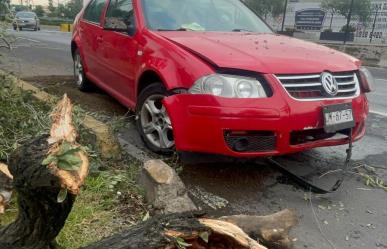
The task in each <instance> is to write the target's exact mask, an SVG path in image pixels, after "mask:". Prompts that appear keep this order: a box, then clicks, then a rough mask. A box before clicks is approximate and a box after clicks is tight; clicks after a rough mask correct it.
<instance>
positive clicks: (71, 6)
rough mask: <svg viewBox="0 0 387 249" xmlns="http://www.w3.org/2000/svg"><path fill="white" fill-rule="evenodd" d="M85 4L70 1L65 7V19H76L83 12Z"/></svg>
mask: <svg viewBox="0 0 387 249" xmlns="http://www.w3.org/2000/svg"><path fill="white" fill-rule="evenodd" d="M82 5H83V2H82V0H70V1H69V2H67V4H66V5H65V13H64V14H65V17H66V18H69V19H74V18H75V16H76V15H77V14H78V13H79V11H81V9H82Z"/></svg>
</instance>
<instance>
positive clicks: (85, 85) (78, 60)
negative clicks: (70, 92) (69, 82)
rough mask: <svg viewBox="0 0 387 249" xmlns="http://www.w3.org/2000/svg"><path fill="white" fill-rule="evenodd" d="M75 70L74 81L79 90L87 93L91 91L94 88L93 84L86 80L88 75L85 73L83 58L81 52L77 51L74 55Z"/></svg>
mask: <svg viewBox="0 0 387 249" xmlns="http://www.w3.org/2000/svg"><path fill="white" fill-rule="evenodd" d="M73 63H74V64H73V68H74V81H75V84H76V85H77V87H78V89H79V90H81V91H83V92H87V91H90V90H91V89H92V88H93V86H92V84H91V82H90V81H89V80H88V79H87V78H86V74H85V72H84V70H83V69H84V66H83V61H82V57H81V55H80V53H79V50H78V49H77V50H75V52H74V55H73Z"/></svg>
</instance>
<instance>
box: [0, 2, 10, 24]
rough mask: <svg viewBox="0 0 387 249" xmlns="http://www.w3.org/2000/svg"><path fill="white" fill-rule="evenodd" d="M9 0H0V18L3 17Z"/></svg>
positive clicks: (7, 8) (6, 11)
mask: <svg viewBox="0 0 387 249" xmlns="http://www.w3.org/2000/svg"><path fill="white" fill-rule="evenodd" d="M9 4H10V0H0V20H2V19H4V18H5V15H6V14H7V13H8V10H9Z"/></svg>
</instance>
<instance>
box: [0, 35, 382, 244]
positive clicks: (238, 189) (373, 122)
mask: <svg viewBox="0 0 387 249" xmlns="http://www.w3.org/2000/svg"><path fill="white" fill-rule="evenodd" d="M13 34H15V35H16V36H17V37H22V38H23V39H22V40H18V42H17V43H16V47H17V49H14V50H13V51H11V52H5V51H2V52H3V53H5V56H4V57H2V58H0V59H1V60H3V61H6V63H3V64H1V65H0V68H4V69H7V70H9V71H13V72H15V73H18V74H21V75H22V76H23V77H29V78H31V76H34V77H35V80H36V81H39V82H40V83H39V82H37V83H38V84H39V85H40V86H42V87H45V88H47V89H48V90H49V91H50V92H51V93H58V92H60V93H59V94H61V93H63V92H68V93H70V94H69V95H70V97H71V98H73V99H75V101H77V102H79V103H80V104H82V105H83V106H84V107H85V106H86V107H87V108H88V109H89V110H98V109H102V108H103V106H108V108H111V109H114V110H115V111H114V112H115V113H116V114H122V113H124V112H125V109H124V108H122V107H121V106H120V105H119V104H117V103H116V102H115V101H114V100H112V99H111V98H109V97H107V96H105V95H104V94H103V93H101V92H96V93H88V94H83V93H79V92H78V91H76V90H74V88H73V87H72V85H71V84H72V83H71V78H70V77H67V78H66V77H65V78H63V77H62V78H60V77H59V78H58V77H45V78H44V79H45V81H43V80H42V79H43V78H42V76H47V75H71V74H72V62H71V55H70V53H69V51H70V48H69V46H70V45H69V44H70V34H65V33H58V32H52V31H44V30H43V31H40V32H29V31H23V32H19V33H16V32H13ZM370 70H371V71H372V73H373V74H374V76H375V78H376V84H375V87H374V88H375V91H374V92H373V93H371V94H369V95H368V97H369V100H370V108H371V112H372V113H371V114H370V117H369V119H368V122H367V134H366V136H365V137H364V139H362V140H361V141H360V142H358V143H356V144H355V148H354V153H353V161H352V164H351V165H352V166H351V168H350V173H349V174H348V176H347V179H346V181H345V184H344V186H343V187H342V188H341V189H340V190H339V191H338V192H336V193H333V194H328V195H324V196H321V195H311V194H310V193H308V192H305V191H304V190H303V189H300V188H299V187H298V186H297V185H295V184H294V183H292V181H291V180H289V179H288V178H287V177H286V176H285V177H284V176H283V175H282V174H280V173H279V172H278V171H276V170H275V169H273V168H272V167H270V166H268V165H267V164H264V163H262V162H260V163H258V164H257V163H251V162H249V163H241V162H236V163H227V164H226V163H213V164H204V165H203V164H201V165H199V164H195V165H185V166H184V167H183V168H182V172H181V176H182V179H183V181H184V182H185V183H186V185H187V187H188V189H189V191H190V194H191V195H192V196H193V198H194V201H195V202H196V204H197V205H198V206H200V207H201V208H203V209H204V210H206V211H207V212H208V213H210V214H213V215H223V214H239V213H243V214H259V215H261V214H267V213H272V212H274V211H278V210H281V209H283V208H294V209H296V210H297V213H298V214H299V216H300V224H299V225H298V226H297V227H296V228H295V229H294V230H293V231H292V235H293V236H294V237H295V238H296V241H295V244H296V248H300V249H301V248H313V249H347V248H348V249H349V248H351V249H352V248H354V249H365V248H367V249H368V248H370V249H373V248H375V249H379V248H380V249H384V248H387V237H386V236H385V235H386V231H385V228H386V227H387V198H386V197H387V193H386V191H384V190H382V189H375V188H372V187H369V186H366V185H365V184H364V179H363V177H361V176H360V175H359V173H363V174H366V175H369V176H372V177H374V178H376V177H379V178H380V179H384V180H385V181H386V182H387V163H386V162H387V70H386V69H378V68H370ZM36 76H39V77H36ZM97 102H98V103H97ZM106 103H109V105H108V104H106ZM96 105H97V106H96ZM93 108H94V109H93ZM105 110H106V109H105ZM106 111H109V110H106ZM121 138H122V139H123V141H126V142H127V143H129V145H128V147H127V149H128V150H133V147H136V148H137V151H135V153H138V151H139V150H138V148H139V149H140V150H142V149H144V148H143V146H142V145H141V142H140V140H139V138H138V134H137V132H136V131H135V129H134V126H133V123H128V128H127V129H126V130H125V131H124V132H123V133H122V134H121ZM133 145H135V146H133ZM345 149H346V147H345V146H339V147H334V148H323V149H316V150H312V151H309V152H306V153H301V154H297V155H294V156H289V157H282V158H279V159H278V160H281V162H282V163H284V164H286V165H287V166H290V167H292V168H293V169H294V170H296V171H298V172H303V174H306V173H308V175H307V177H308V178H310V179H312V178H313V179H314V180H316V182H318V183H319V184H322V185H324V186H329V184H333V182H334V180H335V179H337V177H338V175H337V174H338V173H337V172H335V171H332V170H336V169H337V168H339V167H341V166H342V164H343V160H344V158H345ZM132 152H133V151H132ZM367 165H370V166H372V167H374V168H373V169H374V170H370V168H369V167H368V166H367ZM326 172H330V173H329V174H325V175H324V176H323V177H321V174H324V173H326ZM317 176H319V177H317Z"/></svg>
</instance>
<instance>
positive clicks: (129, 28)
mask: <svg viewBox="0 0 387 249" xmlns="http://www.w3.org/2000/svg"><path fill="white" fill-rule="evenodd" d="M71 50H72V54H73V58H74V72H75V77H76V83H77V85H78V87H79V88H80V89H81V90H86V89H87V88H88V87H89V86H90V84H91V82H92V83H94V84H96V85H98V86H99V87H100V88H102V89H104V90H105V91H106V92H108V93H109V94H110V95H112V96H113V97H114V98H116V99H117V100H118V101H120V102H121V103H122V104H123V105H125V106H127V107H128V108H130V109H132V110H135V111H136V117H137V125H138V130H139V133H140V134H141V137H142V138H143V140H144V142H145V143H146V145H147V146H148V147H149V148H150V149H151V150H152V151H155V152H158V153H169V152H171V151H173V150H177V151H183V152H202V153H211V154H221V155H226V156H233V157H260V156H273V155H281V154H287V153H294V152H299V151H303V150H308V149H312V148H315V147H322V146H335V145H341V144H346V143H348V142H349V140H348V137H347V136H348V135H349V134H350V130H351V129H352V136H353V140H358V139H360V138H361V137H362V136H364V133H365V120H366V117H367V114H368V103H367V98H366V95H365V93H366V92H368V91H370V85H371V83H372V81H373V78H372V76H371V75H370V73H369V72H368V71H367V70H366V69H365V68H363V67H361V63H360V61H359V60H357V59H355V58H353V57H351V56H349V55H346V54H343V53H340V52H338V51H335V50H332V49H329V48H327V47H324V46H320V45H317V44H314V43H310V42H306V41H301V40H297V39H294V38H290V37H285V36H280V35H277V34H275V33H273V31H272V30H271V29H270V28H269V27H268V26H267V25H266V24H265V22H263V21H262V20H261V19H260V18H259V17H258V16H257V15H256V14H255V13H254V12H253V11H252V10H250V9H249V8H248V7H246V6H245V5H244V3H243V2H241V1H238V0H179V1H176V0H91V2H90V3H89V4H88V5H87V6H86V7H85V8H84V9H83V10H82V11H81V13H80V14H79V15H78V16H77V18H76V20H75V23H74V33H73V38H72V44H71Z"/></svg>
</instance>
